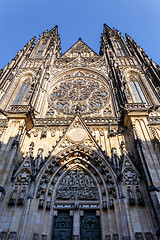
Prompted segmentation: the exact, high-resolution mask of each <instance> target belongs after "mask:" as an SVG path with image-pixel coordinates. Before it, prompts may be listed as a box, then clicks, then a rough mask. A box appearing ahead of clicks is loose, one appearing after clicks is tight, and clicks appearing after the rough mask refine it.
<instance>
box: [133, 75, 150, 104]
mask: <svg viewBox="0 0 160 240" xmlns="http://www.w3.org/2000/svg"><path fill="white" fill-rule="evenodd" d="M130 84H131V87H132V92H133V98H134V100H135V101H136V102H138V103H146V104H148V103H147V100H146V98H145V96H144V94H143V91H142V89H141V87H140V85H139V82H138V81H137V79H136V78H135V77H134V76H130Z"/></svg>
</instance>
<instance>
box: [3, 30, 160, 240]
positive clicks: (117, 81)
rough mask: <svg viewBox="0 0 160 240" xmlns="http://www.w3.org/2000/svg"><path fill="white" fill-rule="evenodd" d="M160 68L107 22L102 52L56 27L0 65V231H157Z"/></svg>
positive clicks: (87, 234) (146, 239)
mask: <svg viewBox="0 0 160 240" xmlns="http://www.w3.org/2000/svg"><path fill="white" fill-rule="evenodd" d="M159 106H160V67H159V66H158V65H157V64H156V63H155V62H153V61H152V60H151V59H150V58H149V57H148V56H147V55H146V53H145V52H144V50H143V49H142V48H141V47H139V46H138V45H137V44H136V43H135V42H134V40H133V39H132V38H131V37H130V36H128V35H126V40H125V39H124V38H123V37H122V36H121V34H120V33H119V31H118V30H115V29H111V28H110V27H108V26H107V25H104V30H103V34H102V35H101V47H100V53H99V54H97V53H95V52H94V51H93V50H92V49H91V48H90V47H89V46H87V45H86V44H85V43H84V42H83V41H82V39H79V40H78V41H77V42H76V43H75V44H74V45H73V46H72V47H71V48H70V49H69V50H68V51H66V52H65V53H64V54H62V52H61V47H60V37H59V35H58V27H57V26H55V27H54V28H53V29H52V30H50V31H46V32H44V33H42V35H41V36H40V38H39V39H38V40H37V41H36V43H35V38H33V39H31V40H30V41H29V42H28V43H27V44H26V45H25V46H24V48H23V49H22V50H20V51H19V52H18V53H17V55H16V56H15V58H14V59H13V60H12V61H11V62H10V64H8V65H7V66H5V67H4V68H3V69H2V70H1V71H0V108H1V109H0V141H1V142H0V143H1V145H0V240H121V239H124V240H130V239H131V240H134V239H135V240H153V239H158V238H159V236H160V142H159V141H160V107H159Z"/></svg>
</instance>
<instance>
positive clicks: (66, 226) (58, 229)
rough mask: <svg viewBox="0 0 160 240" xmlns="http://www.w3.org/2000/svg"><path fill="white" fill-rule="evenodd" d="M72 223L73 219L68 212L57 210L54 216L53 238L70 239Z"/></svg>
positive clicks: (55, 239)
mask: <svg viewBox="0 0 160 240" xmlns="http://www.w3.org/2000/svg"><path fill="white" fill-rule="evenodd" d="M72 224H73V220H72V217H70V216H69V212H59V213H58V216H57V217H55V218H54V229H53V240H71V239H72Z"/></svg>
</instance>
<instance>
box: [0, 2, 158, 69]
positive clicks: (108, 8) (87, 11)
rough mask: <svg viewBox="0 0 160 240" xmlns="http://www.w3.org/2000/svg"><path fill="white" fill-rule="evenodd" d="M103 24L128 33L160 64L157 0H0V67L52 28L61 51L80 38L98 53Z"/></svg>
mask: <svg viewBox="0 0 160 240" xmlns="http://www.w3.org/2000/svg"><path fill="white" fill-rule="evenodd" d="M104 23H106V24H107V25H109V26H110V27H111V28H112V27H114V28H116V29H118V30H119V31H120V32H121V33H122V35H123V36H124V34H125V33H127V34H129V35H130V36H131V37H132V38H133V39H134V40H135V41H136V42H137V44H138V45H140V46H141V47H143V49H144V50H145V51H146V53H147V54H148V55H149V57H150V58H152V59H153V60H154V61H155V62H156V63H158V64H159V65H160V0H0V30H1V37H0V68H2V67H4V66H5V65H6V64H7V63H8V62H10V61H11V59H12V58H14V56H15V55H16V53H17V52H18V51H19V50H20V49H21V48H23V46H24V45H25V44H26V43H27V42H28V41H29V40H30V39H31V38H32V37H33V36H36V37H37V38H38V36H39V35H40V34H41V33H42V32H43V31H45V30H47V29H48V30H50V29H51V28H53V27H54V26H55V25H58V30H59V34H60V38H61V47H62V52H65V51H66V50H67V49H68V48H70V47H71V45H73V44H74V43H75V42H76V41H77V40H78V38H79V37H81V38H82V40H83V41H84V42H85V43H86V44H88V45H89V46H90V47H91V48H92V49H93V50H94V51H96V52H97V53H99V47H100V36H101V33H102V31H103V24H104ZM37 38H36V39H37Z"/></svg>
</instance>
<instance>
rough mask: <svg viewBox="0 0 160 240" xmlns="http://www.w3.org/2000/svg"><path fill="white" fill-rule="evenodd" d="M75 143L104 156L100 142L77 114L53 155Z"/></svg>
mask: <svg viewBox="0 0 160 240" xmlns="http://www.w3.org/2000/svg"><path fill="white" fill-rule="evenodd" d="M74 145H84V146H87V147H89V148H92V149H93V150H96V151H98V152H99V154H100V155H101V156H102V157H103V152H102V150H101V148H100V147H99V145H98V143H97V142H96V141H95V139H94V137H93V136H92V135H91V133H90V131H89V129H88V128H87V126H86V125H85V123H84V122H83V120H82V118H81V117H80V115H77V116H76V117H75V118H74V120H73V122H72V123H71V124H70V126H69V127H68V129H67V131H66V132H65V133H64V135H63V136H62V138H61V139H60V141H59V142H58V143H57V145H56V146H55V148H54V150H53V152H52V155H55V154H57V153H58V152H60V151H62V150H64V149H65V148H68V147H71V146H74Z"/></svg>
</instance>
